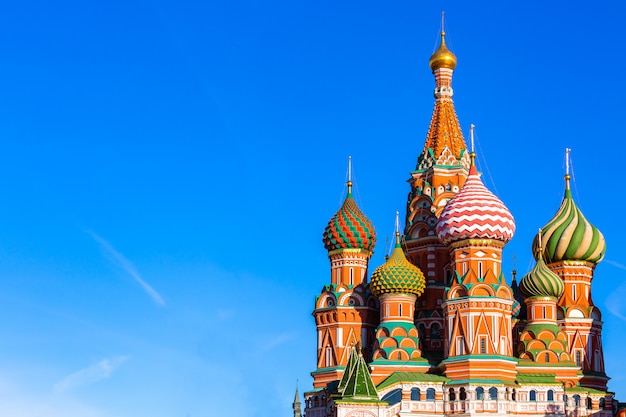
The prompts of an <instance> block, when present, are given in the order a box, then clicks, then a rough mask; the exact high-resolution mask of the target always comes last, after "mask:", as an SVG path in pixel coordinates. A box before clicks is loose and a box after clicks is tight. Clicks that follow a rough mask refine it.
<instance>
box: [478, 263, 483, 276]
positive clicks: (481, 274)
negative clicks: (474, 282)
mask: <svg viewBox="0 0 626 417" xmlns="http://www.w3.org/2000/svg"><path fill="white" fill-rule="evenodd" d="M482 277H483V263H482V262H478V278H482Z"/></svg>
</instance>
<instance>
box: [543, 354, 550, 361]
mask: <svg viewBox="0 0 626 417" xmlns="http://www.w3.org/2000/svg"><path fill="white" fill-rule="evenodd" d="M544 360H545V361H546V362H550V354H549V353H548V352H546V353H545V355H544Z"/></svg>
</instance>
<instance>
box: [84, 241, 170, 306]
mask: <svg viewBox="0 0 626 417" xmlns="http://www.w3.org/2000/svg"><path fill="white" fill-rule="evenodd" d="M87 233H88V234H89V235H90V236H91V237H92V238H93V239H94V240H95V241H96V242H98V244H99V245H100V247H101V248H102V249H103V250H104V252H105V254H106V256H107V257H108V258H109V259H110V260H111V261H112V262H113V263H114V264H115V265H116V266H118V267H119V268H121V269H122V270H123V271H124V272H126V273H127V274H128V275H130V276H131V277H132V278H133V279H134V280H135V281H136V282H137V283H138V284H139V285H140V286H141V288H143V290H144V291H145V292H146V293H147V294H148V295H149V296H150V298H152V300H153V301H154V302H155V303H156V304H157V305H158V306H160V307H163V306H164V305H165V301H164V300H163V297H161V295H160V294H159V293H158V292H157V291H156V290H155V289H154V288H152V287H151V286H150V284H148V283H147V282H146V281H144V280H143V278H141V275H139V272H137V269H135V265H133V263H132V262H131V261H129V260H128V259H127V258H126V257H125V256H124V255H122V254H121V253H119V252H118V251H117V250H116V249H115V248H114V247H113V246H112V245H111V244H110V243H109V242H107V241H106V240H104V239H103V238H101V237H100V236H99V235H97V234H96V233H94V232H91V231H87Z"/></svg>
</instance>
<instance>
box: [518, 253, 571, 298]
mask: <svg viewBox="0 0 626 417" xmlns="http://www.w3.org/2000/svg"><path fill="white" fill-rule="evenodd" d="M519 289H520V291H521V293H522V294H523V295H524V296H525V297H541V296H543V297H555V298H559V297H560V296H561V295H562V294H563V290H564V284H563V280H562V279H561V277H559V276H558V275H557V274H555V273H554V272H552V271H551V270H550V268H548V266H547V265H546V263H545V262H544V261H543V256H542V255H541V253H539V258H538V259H537V263H536V264H535V267H534V268H533V269H532V270H531V271H530V272H529V273H528V274H526V275H524V277H523V278H522V281H521V282H520V284H519Z"/></svg>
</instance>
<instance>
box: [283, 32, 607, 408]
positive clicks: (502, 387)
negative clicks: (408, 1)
mask: <svg viewBox="0 0 626 417" xmlns="http://www.w3.org/2000/svg"><path fill="white" fill-rule="evenodd" d="M455 67H456V57H455V55H454V54H453V53H452V52H451V51H450V50H448V48H447V47H446V44H445V33H444V32H443V30H442V33H441V44H440V46H439V48H438V49H437V51H436V52H435V53H434V54H433V55H432V56H431V58H430V68H431V69H432V72H433V75H434V78H435V92H434V96H435V106H434V111H433V115H432V119H431V122H430V127H429V129H428V134H427V136H426V141H425V144H424V148H423V151H422V153H421V154H420V155H419V156H418V159H417V165H416V168H415V170H414V171H412V172H411V177H410V179H409V184H410V191H409V194H408V199H407V209H406V216H405V219H404V226H403V227H401V226H400V221H399V220H398V219H397V221H396V224H397V226H396V233H395V248H394V249H393V252H392V254H391V255H390V256H388V257H387V259H386V262H385V263H384V264H383V265H380V266H377V267H376V268H375V269H374V270H373V272H372V273H371V275H370V274H368V269H369V268H370V265H369V261H370V257H371V255H372V253H373V248H374V245H375V243H376V233H375V230H374V227H373V225H372V223H371V221H370V220H369V219H368V218H367V217H366V216H365V215H364V214H363V212H362V211H361V210H360V209H359V207H358V206H357V204H356V202H355V200H354V198H353V196H352V182H351V181H350V180H349V181H348V183H347V197H346V199H345V201H344V203H343V205H342V206H341V208H340V209H339V211H338V212H337V213H336V214H335V215H334V216H333V217H332V219H331V220H330V222H329V223H328V225H327V227H326V229H325V230H324V234H323V243H324V246H325V248H326V249H327V251H328V257H329V260H330V279H329V280H328V281H327V282H325V283H324V287H323V290H322V291H321V293H320V294H319V295H318V296H317V297H316V301H315V308H314V311H313V317H314V319H315V325H316V328H317V366H316V369H315V370H314V371H313V372H312V376H313V389H311V390H308V391H307V392H305V393H304V410H303V413H304V414H305V415H306V417H383V416H385V417H394V416H409V415H420V416H441V415H453V414H454V415H459V414H461V415H473V414H482V413H490V414H492V415H497V416H505V415H512V414H515V415H533V416H539V415H541V416H550V415H554V416H566V415H567V416H587V415H594V416H598V417H608V416H612V415H614V408H615V407H614V405H615V404H614V403H615V401H614V398H613V394H612V393H610V392H608V391H607V381H608V379H609V378H608V377H607V375H606V373H605V369H604V361H603V353H602V337H601V336H602V319H601V313H600V310H599V309H598V308H597V307H596V306H595V305H594V304H593V302H592V297H591V294H592V288H591V283H592V280H593V274H594V269H595V267H596V265H597V264H598V263H599V262H600V261H601V260H602V258H603V256H604V252H605V248H606V246H605V242H604V238H603V236H602V234H601V233H600V231H598V230H597V229H596V228H595V227H594V226H593V225H592V224H591V223H590V222H589V221H588V220H587V219H586V218H585V216H584V215H583V213H582V212H581V211H580V209H579V208H578V207H577V206H576V203H575V202H574V200H573V198H572V194H571V192H570V187H569V182H570V177H569V172H568V171H569V170H568V169H566V173H565V181H564V197H563V201H562V203H561V206H560V207H558V208H557V207H555V209H557V213H556V215H555V216H554V217H553V218H552V219H546V220H548V221H547V222H546V224H545V226H544V227H542V228H541V229H540V231H539V233H538V234H537V236H536V237H535V240H534V241H533V242H529V246H530V245H531V244H532V249H533V254H534V257H535V260H536V263H535V266H534V267H533V268H532V270H531V271H530V272H529V273H528V274H526V275H524V276H523V277H522V278H521V279H519V282H518V279H517V277H516V275H515V272H513V276H512V279H511V281H510V284H509V283H508V282H507V280H506V279H505V276H504V271H503V270H502V251H503V248H504V246H505V245H506V244H507V243H508V242H509V241H510V240H511V238H512V237H513V234H514V232H515V222H514V219H513V216H512V215H511V213H510V212H509V210H508V209H507V207H506V206H505V205H504V204H503V202H502V201H500V200H499V199H498V197H496V196H495V195H494V194H493V193H492V192H491V191H489V190H488V189H487V187H486V186H485V185H484V184H483V182H482V180H481V177H480V173H479V172H478V170H477V168H476V166H475V163H474V159H475V154H474V151H473V143H472V144H471V147H470V148H468V147H467V144H466V141H465V139H464V137H463V134H462V131H461V128H460V125H459V122H458V119H457V116H456V112H455V109H454V103H453V100H452V96H453V89H452V78H453V73H454V69H455ZM471 134H472V135H473V132H472V133H471ZM471 142H473V136H472V141H471ZM566 155H567V153H566ZM537 226H538V227H539V226H541V225H540V224H538V225H537ZM301 414H302V411H301V405H300V402H299V398H298V395H297V394H296V399H295V402H294V415H296V416H300V415H301Z"/></svg>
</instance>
